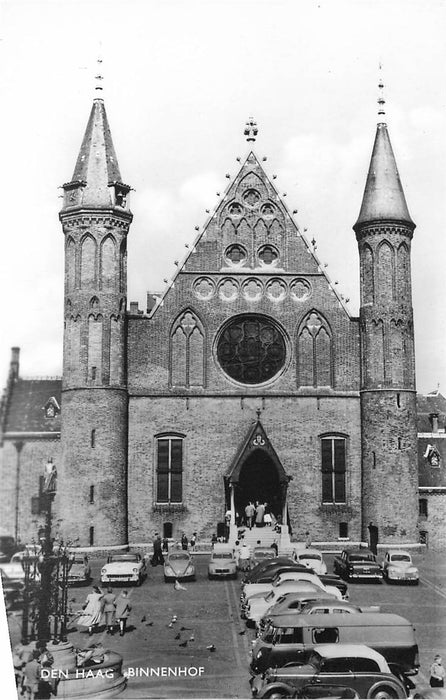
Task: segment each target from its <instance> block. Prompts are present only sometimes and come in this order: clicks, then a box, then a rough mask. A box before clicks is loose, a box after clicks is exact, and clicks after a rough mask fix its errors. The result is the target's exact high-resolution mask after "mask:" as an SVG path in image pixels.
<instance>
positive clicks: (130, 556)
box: [108, 554, 138, 564]
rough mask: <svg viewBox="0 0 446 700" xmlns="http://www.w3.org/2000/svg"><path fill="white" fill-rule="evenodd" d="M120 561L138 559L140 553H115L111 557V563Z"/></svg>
mask: <svg viewBox="0 0 446 700" xmlns="http://www.w3.org/2000/svg"><path fill="white" fill-rule="evenodd" d="M118 561H138V555H137V554H114V555H113V556H112V557H110V559H109V562H108V563H109V564H111V563H112V562H113V563H114V562H118Z"/></svg>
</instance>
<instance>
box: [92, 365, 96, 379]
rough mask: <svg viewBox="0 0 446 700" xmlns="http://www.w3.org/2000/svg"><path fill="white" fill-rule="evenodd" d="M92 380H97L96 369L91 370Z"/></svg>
mask: <svg viewBox="0 0 446 700" xmlns="http://www.w3.org/2000/svg"><path fill="white" fill-rule="evenodd" d="M91 378H92V380H93V381H94V380H95V379H96V367H92V368H91Z"/></svg>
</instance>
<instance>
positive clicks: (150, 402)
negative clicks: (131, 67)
mask: <svg viewBox="0 0 446 700" xmlns="http://www.w3.org/2000/svg"><path fill="white" fill-rule="evenodd" d="M247 131H248V138H253V133H254V131H253V130H252V129H250V128H248V130H247ZM63 188H64V204H63V208H62V210H61V212H60V220H61V224H62V229H63V234H64V236H65V301H64V306H65V308H64V361H63V378H62V381H60V380H24V379H21V378H20V374H19V357H18V349H13V357H12V361H11V368H10V373H9V378H8V384H7V387H6V390H5V392H4V395H3V400H2V411H1V418H2V450H1V452H2V464H1V470H2V482H3V484H4V489H3V492H2V499H3V502H2V504H1V506H2V507H1V511H2V514H3V515H2V523H1V526H2V528H3V530H5V531H7V534H16V535H19V536H20V537H21V539H22V541H25V540H30V539H32V538H33V537H35V532H36V526H37V525H38V522H39V517H40V516H39V515H37V514H36V515H35V516H33V515H32V514H31V513H30V502H31V497H32V496H36V494H37V493H38V478H39V474H40V473H41V472H42V471H43V467H44V464H45V462H46V460H47V458H48V456H51V457H52V458H53V460H54V462H56V464H57V469H58V491H57V496H56V500H55V510H56V523H57V528H58V529H59V531H60V533H61V534H62V536H63V537H64V538H65V539H66V540H68V541H69V542H73V543H76V544H78V545H80V546H87V547H88V546H97V547H107V546H115V547H121V546H125V545H127V544H141V543H148V542H150V541H151V538H152V535H153V532H154V531H155V530H158V531H160V532H164V533H165V534H167V535H169V534H170V533H172V534H173V536H174V537H178V536H179V535H181V532H182V531H185V532H187V533H188V534H190V533H192V532H193V531H196V532H198V537H199V538H201V539H204V538H209V537H210V535H211V534H212V533H213V532H215V531H216V530H217V528H218V524H219V523H222V522H223V521H224V515H225V512H226V511H227V510H228V509H229V510H231V522H232V523H233V524H234V523H235V521H236V519H237V516H238V515H241V514H242V513H243V512H244V508H245V505H246V504H247V503H248V501H249V500H253V501H256V500H258V501H261V502H267V503H268V504H269V508H270V510H271V511H272V513H273V514H274V515H275V517H276V518H278V519H279V521H280V520H281V521H282V522H283V523H284V524H286V523H288V524H289V525H290V526H291V528H292V533H293V537H294V538H295V539H297V540H299V539H303V538H304V534H305V532H306V531H307V530H308V531H310V532H311V536H312V539H313V541H314V542H333V541H338V540H339V538H341V539H343V540H348V539H349V540H350V541H355V542H358V541H361V540H366V539H367V526H368V524H369V523H370V521H373V522H374V523H375V524H376V525H377V526H378V528H379V533H380V542H381V543H386V544H415V543H418V542H419V540H420V530H422V531H423V533H424V536H426V537H427V533H428V528H427V529H426V518H424V516H421V515H419V508H420V507H421V506H420V503H419V497H420V494H419V474H420V473H421V472H420V463H419V461H420V459H421V460H426V459H427V458H426V457H424V455H425V453H426V449H427V448H426V449H425V450H424V452H423V453H422V454H423V457H420V456H419V454H418V453H419V442H420V440H419V438H418V437H417V430H418V429H417V397H416V392H415V358H414V340H413V318H412V300H411V275H410V251H411V240H412V235H413V231H414V228H415V224H414V223H413V221H412V219H411V217H410V214H409V211H408V208H407V205H406V201H405V197H404V193H403V188H402V185H401V181H400V178H399V175H398V171H397V167H396V162H395V158H394V154H393V151H392V147H391V145H390V140H389V135H388V130H387V126H386V124H384V123H379V124H378V126H377V132H376V137H375V142H374V145H373V150H372V158H371V163H370V169H369V173H368V175H367V180H366V186H365V192H364V197H363V201H362V205H361V206H359V205H360V203H359V202H358V208H359V209H360V213H359V217H358V220H357V222H356V223H355V225H354V230H355V233H356V238H357V241H358V246H359V258H360V273H361V274H360V284H361V304H360V315H359V318H358V317H352V316H351V315H350V313H349V311H348V310H347V308H346V306H345V304H344V302H343V299H342V297H341V296H340V295H339V294H338V293H337V291H336V289H335V287H334V286H332V284H331V282H330V280H329V279H328V277H327V276H326V273H325V271H324V267H323V265H322V264H321V263H320V261H319V260H318V258H317V256H316V252H315V248H314V246H312V245H311V244H310V243H309V242H308V241H307V240H306V238H305V236H304V235H303V233H302V232H301V231H300V230H299V228H298V226H297V225H296V223H295V222H294V220H293V217H292V215H291V214H290V212H289V211H288V209H287V207H286V205H285V203H284V201H283V199H281V197H280V196H279V194H278V192H277V190H276V189H275V187H274V185H273V183H272V181H271V179H270V178H269V177H268V175H267V173H266V172H265V170H264V167H263V165H262V164H261V162H260V161H259V160H258V159H257V157H256V155H255V153H254V152H253V151H251V152H249V154H248V155H247V157H246V159H245V160H244V162H241V165H240V170H239V172H238V174H237V175H236V177H235V178H234V179H233V181H232V182H231V183H230V184H229V186H228V188H227V190H226V192H225V193H224V195H223V196H222V197H221V198H220V200H219V202H218V204H217V206H216V208H215V209H214V211H213V212H211V213H210V215H209V219H208V221H207V223H206V224H205V226H204V227H203V229H202V231H201V232H200V233H199V235H198V236H197V239H196V241H195V243H194V245H193V246H191V248H190V249H189V250H188V254H187V256H186V258H185V259H184V260H183V261H182V262H181V263H180V264H179V265H178V270H177V274H176V275H175V278H174V280H173V283H172V284H170V285H169V286H168V288H167V290H166V291H165V292H164V294H163V295H162V296H160V297H158V298H156V297H151V296H150V295H149V296H148V304H147V307H148V308H147V309H146V310H139V309H138V306H137V305H136V304H133V303H132V304H130V311H129V310H128V305H127V265H126V257H127V236H128V234H130V237H129V245H131V222H132V213H131V211H130V206H129V192H130V186H129V185H127V184H125V183H124V181H123V179H122V177H121V174H120V170H119V166H118V160H117V157H116V153H115V150H114V146H113V143H112V138H111V133H110V128H109V125H108V121H107V116H106V112H105V107H104V103H103V100H102V99H95V100H94V103H93V107H92V111H91V114H90V118H89V121H88V124H87V128H86V132H85V135H84V139H83V141H82V145H81V149H80V153H79V156H78V159H77V162H76V165H75V170H74V173H73V177H72V179H71V181H70V182H68V183H66V184H65V185H64V186H63ZM45 382H46V384H45ZM443 401H444V400H443ZM433 413H435V411H434V412H433ZM436 413H437V417H438V415H442V416H443V428H441V427H440V428H438V425H439V424H438V420H437V423H436V426H437V430H438V431H442V433H441V432H439V434H438V436H437V437H438V438H439V440H440V442H441V438H440V437H439V436H440V435H441V434H443V433H444V414H441V411H440V412H439V410H438V407H437V410H436ZM428 415H430V413H429V412H428ZM440 423H441V418H440ZM432 442H433V440H431V443H432ZM429 444H430V443H429ZM430 446H431V447H432V445H430ZM445 456H446V455H445ZM434 461H435V460H434ZM442 466H443V456H442V454H441V455H440V472H441V475H442V474H443V469H442ZM421 471H422V470H421ZM440 472H439V474H440ZM445 486H446V484H445V483H444V481H443V477H442V476H441V477H439V478H438V479H437V481H436V482H435V484H434V492H432V493H434V496H436V497H438V496H440V497H441V494H442V493H443V491H444V488H445ZM435 488H436V489H437V490H436V491H435ZM34 502H35V499H34ZM423 508H424V506H423ZM437 534H438V533H437ZM436 536H437V535H436V534H434V533H429V537H430V538H431V541H432V537H436Z"/></svg>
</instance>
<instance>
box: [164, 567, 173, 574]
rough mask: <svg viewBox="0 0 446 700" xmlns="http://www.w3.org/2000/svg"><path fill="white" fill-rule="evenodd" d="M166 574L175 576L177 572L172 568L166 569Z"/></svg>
mask: <svg viewBox="0 0 446 700" xmlns="http://www.w3.org/2000/svg"><path fill="white" fill-rule="evenodd" d="M164 573H165V574H167V576H175V572H174V570H173V569H172V567H170V566H165V567H164Z"/></svg>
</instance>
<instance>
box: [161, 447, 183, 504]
mask: <svg viewBox="0 0 446 700" xmlns="http://www.w3.org/2000/svg"><path fill="white" fill-rule="evenodd" d="M156 477H157V484H156V502H157V503H181V502H182V500H183V438H181V437H178V436H163V437H160V438H158V439H157V467H156Z"/></svg>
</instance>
